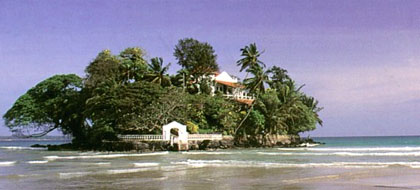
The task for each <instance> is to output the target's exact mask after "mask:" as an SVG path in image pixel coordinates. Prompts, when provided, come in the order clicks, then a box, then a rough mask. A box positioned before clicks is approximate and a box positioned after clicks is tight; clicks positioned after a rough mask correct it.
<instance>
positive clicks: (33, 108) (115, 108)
mask: <svg viewBox="0 0 420 190" xmlns="http://www.w3.org/2000/svg"><path fill="white" fill-rule="evenodd" d="M240 53H241V54H240V55H241V58H240V59H239V60H238V61H237V65H238V66H239V67H240V68H239V70H240V72H243V71H245V72H246V77H245V79H244V80H243V82H242V85H243V86H244V88H245V89H246V90H248V91H249V93H250V94H252V95H253V96H254V97H255V100H254V101H253V102H252V103H251V104H243V103H240V102H237V101H234V100H232V99H226V98H225V97H223V96H221V95H217V94H216V95H215V96H212V95H211V94H210V93H209V81H207V80H205V79H206V77H205V76H207V75H211V74H214V73H215V72H217V71H219V66H218V64H217V61H216V60H217V55H216V54H215V51H214V49H213V47H212V46H211V45H210V44H208V43H204V42H199V41H198V40H195V39H192V38H186V39H181V40H179V42H178V44H177V45H176V46H175V48H174V56H175V58H176V60H177V64H179V65H180V66H181V67H182V69H181V70H179V71H178V72H176V73H175V74H174V75H170V74H168V71H169V67H170V65H171V64H170V63H167V64H165V63H164V60H163V59H162V58H160V57H156V58H152V59H151V60H150V61H148V59H146V52H145V50H144V49H142V48H139V47H133V48H127V49H125V50H123V51H122V52H121V53H119V54H118V55H115V54H112V52H111V51H110V50H104V51H102V52H100V53H99V54H98V55H97V57H96V58H95V59H94V60H93V61H92V62H91V63H90V64H89V65H88V66H87V67H86V69H85V73H86V75H85V76H84V77H80V76H77V75H75V74H64V75H55V76H52V77H50V78H48V79H46V80H44V81H42V82H40V83H39V84H37V85H36V86H34V87H33V88H31V89H29V90H28V91H27V92H26V93H25V94H23V95H22V96H21V97H19V98H18V99H17V100H16V102H15V103H14V104H13V106H12V107H11V108H10V109H9V110H8V111H7V112H6V113H5V114H4V116H3V118H4V120H5V124H6V126H7V127H9V128H10V129H11V131H13V132H14V133H15V134H16V135H19V136H24V137H37V136H43V135H46V134H48V133H50V132H51V131H54V130H59V131H61V132H63V133H64V134H69V135H71V136H73V144H75V145H78V146H81V147H85V148H91V147H94V146H95V145H97V144H98V142H101V141H103V140H116V139H117V134H159V133H161V130H162V126H163V125H164V124H167V123H169V122H170V121H173V120H175V121H178V122H181V123H185V124H186V125H187V126H188V130H189V132H190V133H222V134H225V135H233V136H234V137H236V139H238V140H242V141H243V140H253V138H255V137H256V136H263V137H264V136H268V135H275V134H288V135H298V134H299V133H302V132H305V131H311V130H314V129H315V128H316V126H317V125H322V120H321V119H320V117H319V112H320V111H321V109H322V108H320V107H319V106H318V101H317V100H316V99H315V98H313V97H311V96H308V95H306V94H305V93H303V92H302V91H301V89H302V87H303V86H298V85H297V84H296V83H295V81H294V80H293V79H292V78H291V77H290V76H289V75H288V73H287V70H285V69H283V68H280V67H278V66H273V67H271V68H268V69H267V68H266V65H265V64H264V63H263V62H262V61H261V60H260V57H261V55H262V53H263V52H260V51H259V50H258V49H257V46H256V44H250V45H247V46H245V47H244V48H242V49H240ZM267 65H273V64H267Z"/></svg>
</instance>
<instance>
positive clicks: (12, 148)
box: [0, 146, 47, 150]
mask: <svg viewBox="0 0 420 190" xmlns="http://www.w3.org/2000/svg"><path fill="white" fill-rule="evenodd" d="M0 148H1V149H7V150H47V148H42V147H23V146H0Z"/></svg>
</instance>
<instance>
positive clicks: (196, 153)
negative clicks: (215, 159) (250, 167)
mask: <svg viewBox="0 0 420 190" xmlns="http://www.w3.org/2000/svg"><path fill="white" fill-rule="evenodd" d="M181 154H192V155H200V154H206V155H207V154H214V155H223V154H240V152H182V153H181Z"/></svg>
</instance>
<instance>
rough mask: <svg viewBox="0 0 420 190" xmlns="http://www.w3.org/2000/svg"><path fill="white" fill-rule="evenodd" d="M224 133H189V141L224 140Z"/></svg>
mask: <svg viewBox="0 0 420 190" xmlns="http://www.w3.org/2000/svg"><path fill="white" fill-rule="evenodd" d="M222 139H223V136H222V134H189V135H188V140H189V141H203V140H222Z"/></svg>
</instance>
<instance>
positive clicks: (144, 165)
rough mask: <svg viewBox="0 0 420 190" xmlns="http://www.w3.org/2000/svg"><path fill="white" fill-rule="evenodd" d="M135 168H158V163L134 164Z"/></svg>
mask: <svg viewBox="0 0 420 190" xmlns="http://www.w3.org/2000/svg"><path fill="white" fill-rule="evenodd" d="M134 166H135V167H153V166H159V163H156V162H146V163H134Z"/></svg>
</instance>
